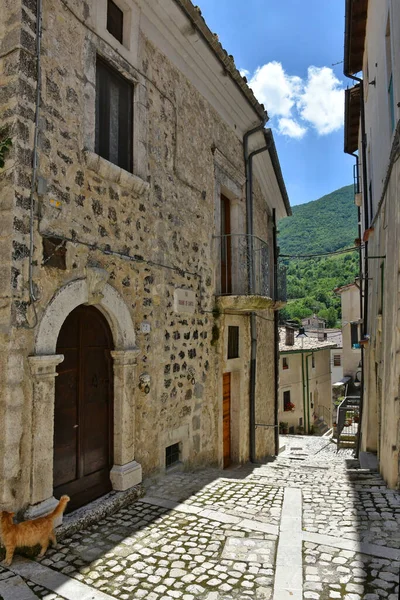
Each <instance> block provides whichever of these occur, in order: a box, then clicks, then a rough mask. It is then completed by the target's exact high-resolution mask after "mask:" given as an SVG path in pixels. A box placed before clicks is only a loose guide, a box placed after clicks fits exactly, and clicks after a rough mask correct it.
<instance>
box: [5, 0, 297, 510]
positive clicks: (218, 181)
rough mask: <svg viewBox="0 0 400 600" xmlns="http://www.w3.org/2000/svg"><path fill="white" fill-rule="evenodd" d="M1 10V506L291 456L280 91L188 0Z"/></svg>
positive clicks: (107, 0) (77, 498)
mask: <svg viewBox="0 0 400 600" xmlns="http://www.w3.org/2000/svg"><path fill="white" fill-rule="evenodd" d="M0 14H1V15H2V18H1V22H0V42H1V47H0V55H1V59H0V72H1V79H2V84H3V89H2V94H1V111H0V114H1V126H2V128H3V129H2V139H3V140H7V139H10V140H11V142H12V146H11V147H10V148H9V151H8V152H7V153H6V154H5V159H6V162H5V165H4V170H3V171H2V172H0V177H1V215H0V228H1V229H0V257H1V270H0V372H1V387H0V411H1V415H2V421H1V423H2V435H1V437H0V508H2V509H3V508H4V509H12V510H21V511H25V514H26V515H29V516H37V515H40V514H43V513H44V512H46V511H48V510H49V509H50V508H51V507H52V506H54V504H55V502H56V500H55V499H56V498H59V496H60V495H61V494H64V493H67V494H68V495H69V496H70V497H71V502H70V504H69V509H70V510H71V509H75V508H76V507H79V506H82V505H84V504H87V503H89V502H90V501H92V500H94V499H95V498H100V497H102V496H103V495H105V494H107V493H108V492H109V491H110V490H117V491H125V490H129V489H131V488H132V487H134V486H136V485H137V484H139V483H140V482H141V481H142V478H143V477H146V476H148V475H150V474H153V473H163V472H165V471H166V470H168V469H169V468H179V467H180V468H182V467H189V466H190V467H196V466H204V465H211V464H213V465H219V466H221V467H222V466H227V465H229V464H230V462H233V463H241V462H244V461H247V460H249V459H250V460H253V461H256V460H261V459H263V458H264V457H266V456H269V455H274V454H275V453H276V452H277V448H278V440H277V425H278V415H277V410H276V407H277V401H278V396H277V394H278V368H277V348H278V346H277V344H278V333H277V331H278V330H277V310H278V309H279V307H281V306H282V305H283V301H284V295H285V273H284V272H283V271H282V270H280V269H279V268H278V265H277V248H276V223H277V220H278V219H280V218H282V217H284V216H287V215H288V214H290V206H289V201H288V197H287V193H286V189H285V184H284V181H283V177H282V173H281V169H280V165H279V160H278V156H277V153H276V148H275V144H274V139H273V135H272V132H271V130H270V129H265V124H266V122H267V119H268V116H267V113H266V111H265V109H264V107H263V106H262V105H260V104H259V102H258V101H257V100H256V98H255V97H254V95H253V93H252V91H251V90H250V88H249V87H248V85H247V83H246V79H245V78H243V77H242V76H241V75H240V73H239V72H238V71H237V69H236V67H235V64H234V61H233V59H232V57H231V56H228V55H227V53H226V52H225V51H224V49H223V48H222V47H221V45H220V43H219V42H218V38H217V36H216V35H215V34H213V33H212V32H211V31H210V30H209V28H208V27H207V25H206V23H205V22H204V20H203V18H202V16H201V13H200V11H199V10H198V9H197V8H195V7H194V6H193V5H192V3H191V2H190V1H189V0H163V2H162V3H160V2H157V1H156V0H115V1H112V0H43V1H42V0H15V2H9V1H8V0H0ZM260 365H262V368H260ZM256 424H257V427H256Z"/></svg>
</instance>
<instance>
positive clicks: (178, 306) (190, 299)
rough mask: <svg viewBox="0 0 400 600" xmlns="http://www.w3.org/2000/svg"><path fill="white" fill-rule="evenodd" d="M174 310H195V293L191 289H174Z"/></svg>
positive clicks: (185, 311)
mask: <svg viewBox="0 0 400 600" xmlns="http://www.w3.org/2000/svg"><path fill="white" fill-rule="evenodd" d="M174 311H175V312H180V313H182V312H184V313H191V314H193V313H194V312H195V311H196V294H195V293H194V292H193V291H192V290H183V289H180V288H178V289H176V290H174Z"/></svg>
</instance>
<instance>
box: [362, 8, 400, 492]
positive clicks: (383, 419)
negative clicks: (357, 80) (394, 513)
mask: <svg viewBox="0 0 400 600" xmlns="http://www.w3.org/2000/svg"><path fill="white" fill-rule="evenodd" d="M388 23H389V24H390V50H391V57H392V74H393V100H394V120H395V129H394V130H393V129H392V124H391V119H390V103H389V94H388V74H389V73H390V69H389V67H388V61H387V57H388V52H387V48H388V44H387V42H388V38H387V32H388ZM399 57H400V6H399V5H398V2H396V1H394V0H385V1H383V2H370V3H369V6H368V22H367V32H366V44H365V53H364V80H365V81H368V80H369V81H373V80H375V85H374V84H372V85H368V84H367V83H365V87H364V90H365V96H366V98H365V114H366V132H367V137H368V140H369V158H368V163H367V168H368V185H371V191H372V197H371V200H372V211H371V210H370V211H369V217H370V218H369V225H371V224H372V225H373V231H371V233H370V236H369V239H368V254H369V256H370V257H371V258H370V260H369V261H368V267H369V273H368V278H369V279H368V281H369V291H368V321H367V323H366V333H367V335H368V336H369V341H368V343H367V344H366V345H365V350H364V357H365V385H364V413H363V421H362V438H361V448H362V449H363V450H376V451H377V453H378V457H379V468H380V471H381V473H382V475H383V477H384V478H385V480H386V482H387V483H388V485H389V486H390V487H393V488H395V487H398V485H399V449H400V427H399V423H400V410H399V400H398V399H399V384H400V360H399V351H400V338H399V333H400V329H399V326H400V324H399V309H400V307H399V289H400V286H399V271H400V264H399V226H400V215H399V200H398V199H399V178H400V171H399V166H398V161H397V162H396V157H397V158H398V144H399V140H398V137H399V133H398V131H396V126H397V129H398V122H399V117H400V112H399V111H400V108H399V106H398V102H399V99H400V59H399ZM360 147H361V145H360ZM391 152H392V162H390V153H391ZM360 154H361V153H360ZM385 187H386V189H385ZM380 203H381V204H380ZM379 204H380V205H379ZM368 207H369V209H371V206H370V202H369V203H368ZM364 212H365V207H364V206H363V214H364ZM362 226H363V230H364V228H365V224H364V218H363V220H362ZM372 257H381V258H372ZM383 257H384V258H383Z"/></svg>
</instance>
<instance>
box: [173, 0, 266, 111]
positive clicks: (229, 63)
mask: <svg viewBox="0 0 400 600" xmlns="http://www.w3.org/2000/svg"><path fill="white" fill-rule="evenodd" d="M175 2H176V4H177V5H178V6H179V7H180V9H181V10H182V11H183V12H184V13H185V15H186V16H187V18H188V19H189V21H190V22H191V23H192V25H193V27H195V28H196V30H197V31H198V32H199V34H200V35H201V37H202V39H203V40H204V41H205V42H206V44H207V45H208V46H209V48H210V49H211V51H212V52H213V53H214V55H215V56H216V57H217V59H218V60H219V61H220V63H221V65H222V67H223V69H224V72H225V73H226V74H228V75H229V76H230V77H231V79H232V80H233V82H234V83H235V84H236V85H237V87H238V88H239V90H240V91H241V93H242V94H243V96H244V97H245V98H246V100H247V102H248V103H249V104H250V105H251V107H252V108H253V110H254V111H255V112H256V114H257V115H258V117H259V118H260V119H262V120H264V119H267V120H268V113H267V111H266V110H265V107H264V105H263V104H260V102H258V100H257V98H256V97H255V95H254V93H253V91H252V89H251V88H250V87H249V86H248V85H247V79H246V77H242V75H241V74H240V72H239V71H238V69H237V68H236V65H235V61H234V59H233V56H230V55H229V54H228V53H227V51H226V50H225V49H224V48H223V47H222V45H221V43H220V42H219V41H218V36H217V35H215V34H214V33H212V31H211V30H210V29H209V27H208V26H207V24H206V22H205V20H204V18H203V17H202V16H201V11H200V9H199V8H198V7H196V6H194V5H193V4H192V2H191V0H175Z"/></svg>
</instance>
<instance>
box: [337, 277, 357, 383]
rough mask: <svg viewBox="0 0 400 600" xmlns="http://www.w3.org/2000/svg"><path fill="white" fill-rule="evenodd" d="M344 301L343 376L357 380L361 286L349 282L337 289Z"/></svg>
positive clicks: (353, 380) (342, 301)
mask: <svg viewBox="0 0 400 600" xmlns="http://www.w3.org/2000/svg"><path fill="white" fill-rule="evenodd" d="M335 292H336V293H337V294H340V299H341V303H342V335H343V377H351V381H352V382H355V381H356V380H357V377H359V375H360V360H361V349H360V343H359V342H360V333H361V322H360V288H359V286H358V284H357V283H349V284H348V285H344V286H342V287H340V288H337V289H336V290H335Z"/></svg>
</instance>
